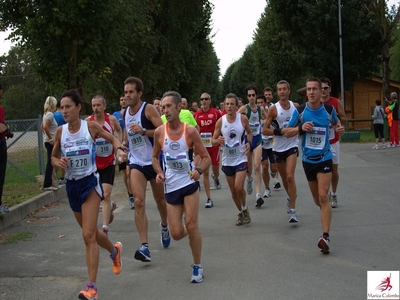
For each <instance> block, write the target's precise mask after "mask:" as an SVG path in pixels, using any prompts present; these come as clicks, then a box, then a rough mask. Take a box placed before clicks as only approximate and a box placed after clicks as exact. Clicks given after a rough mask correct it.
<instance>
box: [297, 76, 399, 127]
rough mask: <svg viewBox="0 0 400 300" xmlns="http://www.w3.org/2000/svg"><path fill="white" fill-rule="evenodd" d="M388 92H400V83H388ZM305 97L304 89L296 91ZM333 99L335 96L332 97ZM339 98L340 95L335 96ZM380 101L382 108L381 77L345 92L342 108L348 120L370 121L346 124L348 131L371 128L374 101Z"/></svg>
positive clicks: (364, 80)
mask: <svg viewBox="0 0 400 300" xmlns="http://www.w3.org/2000/svg"><path fill="white" fill-rule="evenodd" d="M390 92H396V93H397V94H399V92H400V82H397V81H391V82H390ZM297 93H299V94H300V95H303V96H304V97H306V96H305V88H302V89H299V90H298V91H297ZM333 96H334V97H335V95H333ZM336 97H338V98H340V95H336ZM377 99H379V100H381V102H382V106H384V101H383V99H384V96H383V80H382V77H378V76H375V77H371V78H365V79H361V80H359V81H358V82H357V83H356V84H355V85H354V87H353V90H352V91H346V92H345V94H344V106H345V111H346V116H347V119H348V120H357V119H371V120H370V121H363V122H357V121H354V122H353V121H351V122H349V124H348V128H349V129H355V130H358V129H370V128H371V126H372V118H371V115H372V112H373V108H375V100H377Z"/></svg>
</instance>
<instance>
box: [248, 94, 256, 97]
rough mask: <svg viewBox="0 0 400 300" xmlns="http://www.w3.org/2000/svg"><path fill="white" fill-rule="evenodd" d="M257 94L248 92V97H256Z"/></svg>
mask: <svg viewBox="0 0 400 300" xmlns="http://www.w3.org/2000/svg"><path fill="white" fill-rule="evenodd" d="M255 96H256V94H248V95H247V97H255Z"/></svg>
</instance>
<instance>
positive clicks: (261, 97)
mask: <svg viewBox="0 0 400 300" xmlns="http://www.w3.org/2000/svg"><path fill="white" fill-rule="evenodd" d="M257 99H262V100H263V101H264V103H267V98H266V97H265V96H264V95H262V94H260V95H257V97H256V101H257Z"/></svg>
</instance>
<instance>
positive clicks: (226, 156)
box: [221, 113, 247, 166]
mask: <svg viewBox="0 0 400 300" xmlns="http://www.w3.org/2000/svg"><path fill="white" fill-rule="evenodd" d="M221 133H222V136H223V137H224V138H225V145H224V146H225V147H224V150H223V153H222V165H223V166H237V165H239V164H241V163H244V162H247V156H246V154H245V152H244V150H245V148H246V146H245V143H244V133H245V130H244V127H243V124H242V121H241V115H240V114H239V113H236V119H235V121H234V122H233V123H229V122H228V120H227V119H226V115H224V116H222V128H221Z"/></svg>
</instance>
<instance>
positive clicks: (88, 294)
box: [78, 282, 99, 300]
mask: <svg viewBox="0 0 400 300" xmlns="http://www.w3.org/2000/svg"><path fill="white" fill-rule="evenodd" d="M98 297H99V295H98V294H97V288H96V287H95V286H94V284H93V283H91V282H89V283H88V284H87V285H86V289H85V290H84V291H81V292H80V293H79V297H78V298H79V299H82V300H97V299H98Z"/></svg>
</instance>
